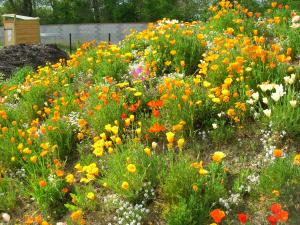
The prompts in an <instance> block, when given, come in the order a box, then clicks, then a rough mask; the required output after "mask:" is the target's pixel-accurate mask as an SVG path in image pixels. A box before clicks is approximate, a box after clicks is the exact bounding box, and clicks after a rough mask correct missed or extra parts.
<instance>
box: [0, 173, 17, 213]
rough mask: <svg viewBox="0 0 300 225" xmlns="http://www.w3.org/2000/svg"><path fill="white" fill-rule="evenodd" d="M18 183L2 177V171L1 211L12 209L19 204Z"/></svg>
mask: <svg viewBox="0 0 300 225" xmlns="http://www.w3.org/2000/svg"><path fill="white" fill-rule="evenodd" d="M16 190H18V189H17V183H16V182H15V181H14V180H12V179H10V178H8V177H4V178H2V177H1V171H0V202H1V205H0V211H12V210H14V208H15V207H16V206H17V193H18V192H17V191H16Z"/></svg>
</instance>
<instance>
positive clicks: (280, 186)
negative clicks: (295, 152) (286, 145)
mask: <svg viewBox="0 0 300 225" xmlns="http://www.w3.org/2000/svg"><path fill="white" fill-rule="evenodd" d="M291 161H292V159H291V158H290V157H286V158H279V159H276V160H275V162H274V163H272V164H270V165H269V166H268V167H267V168H265V169H263V170H262V173H261V175H260V182H259V187H258V189H259V190H260V191H261V192H262V193H265V194H267V195H271V194H272V191H273V190H281V192H282V195H283V196H284V195H290V194H293V193H296V192H297V191H298V192H299V190H300V184H299V182H298V180H299V179H300V167H299V166H297V165H294V164H293V163H292V162H291Z"/></svg>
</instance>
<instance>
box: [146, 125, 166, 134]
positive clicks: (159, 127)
mask: <svg viewBox="0 0 300 225" xmlns="http://www.w3.org/2000/svg"><path fill="white" fill-rule="evenodd" d="M165 130H166V128H165V127H164V126H162V125H160V124H158V123H156V124H154V125H153V126H152V127H150V129H149V132H150V133H159V132H162V131H165Z"/></svg>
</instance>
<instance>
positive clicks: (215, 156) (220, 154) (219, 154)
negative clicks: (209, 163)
mask: <svg viewBox="0 0 300 225" xmlns="http://www.w3.org/2000/svg"><path fill="white" fill-rule="evenodd" d="M225 157H226V154H225V153H223V152H215V153H214V154H213V155H212V160H213V161H214V162H217V163H219V162H221V161H222V160H223V159H224V158H225Z"/></svg>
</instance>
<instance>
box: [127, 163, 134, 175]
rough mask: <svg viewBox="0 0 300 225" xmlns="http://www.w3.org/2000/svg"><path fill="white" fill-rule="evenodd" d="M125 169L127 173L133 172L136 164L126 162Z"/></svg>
mask: <svg viewBox="0 0 300 225" xmlns="http://www.w3.org/2000/svg"><path fill="white" fill-rule="evenodd" d="M127 170H128V172H129V173H135V172H136V166H135V165H134V164H131V163H130V164H128V166H127Z"/></svg>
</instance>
